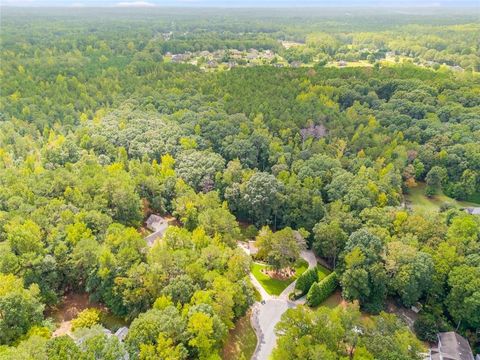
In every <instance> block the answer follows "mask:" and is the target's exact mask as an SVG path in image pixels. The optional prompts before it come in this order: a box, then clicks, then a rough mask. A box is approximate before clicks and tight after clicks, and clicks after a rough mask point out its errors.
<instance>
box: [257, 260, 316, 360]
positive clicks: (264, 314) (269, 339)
mask: <svg viewBox="0 0 480 360" xmlns="http://www.w3.org/2000/svg"><path fill="white" fill-rule="evenodd" d="M301 256H302V258H304V259H305V260H306V261H307V262H308V267H309V268H312V267H315V266H316V265H317V259H316V258H315V255H314V254H313V252H312V251H302V253H301ZM250 278H251V279H252V284H253V285H254V286H255V288H256V289H257V290H258V292H259V293H260V294H261V295H262V299H263V300H264V301H265V303H264V304H262V303H256V304H255V305H254V308H253V312H252V318H251V322H252V325H253V327H254V329H255V332H256V333H257V339H258V345H257V348H256V349H255V353H254V354H253V356H252V360H267V359H268V358H269V356H270V354H271V353H272V350H273V349H274V348H275V345H276V343H277V336H276V334H275V325H277V323H278V322H279V321H280V319H281V317H282V314H283V313H284V312H285V311H287V309H291V308H294V307H296V306H297V305H300V304H304V303H305V297H303V298H301V299H298V300H296V301H290V300H288V295H289V294H290V292H291V291H293V289H294V288H295V281H294V282H293V283H291V284H290V285H289V286H288V287H287V288H286V289H285V290H284V291H283V292H282V293H281V294H280V295H279V296H278V297H275V296H272V295H269V294H268V293H267V292H266V291H265V289H263V287H262V286H261V285H260V283H259V282H258V281H257V279H255V277H254V276H253V275H252V274H250Z"/></svg>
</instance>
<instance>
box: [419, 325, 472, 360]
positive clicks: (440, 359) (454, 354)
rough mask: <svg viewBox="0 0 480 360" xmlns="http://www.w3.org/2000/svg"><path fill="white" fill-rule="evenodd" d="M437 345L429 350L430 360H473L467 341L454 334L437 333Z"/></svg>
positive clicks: (450, 332)
mask: <svg viewBox="0 0 480 360" xmlns="http://www.w3.org/2000/svg"><path fill="white" fill-rule="evenodd" d="M437 337H438V345H437V346H436V347H433V348H431V349H430V356H429V357H428V359H430V360H474V358H473V353H472V349H471V348H470V344H469V343H468V341H467V340H466V339H465V338H464V337H462V336H460V335H458V334H457V333H456V332H453V331H449V332H443V333H438V334H437Z"/></svg>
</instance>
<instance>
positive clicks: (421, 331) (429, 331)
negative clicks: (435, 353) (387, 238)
mask: <svg viewBox="0 0 480 360" xmlns="http://www.w3.org/2000/svg"><path fill="white" fill-rule="evenodd" d="M413 330H414V331H415V334H417V336H418V338H419V339H420V340H423V341H429V342H435V341H437V333H438V331H439V328H438V324H437V321H436V320H435V317H434V316H433V315H431V314H422V315H420V316H419V317H418V319H417V320H415V323H414V324H413Z"/></svg>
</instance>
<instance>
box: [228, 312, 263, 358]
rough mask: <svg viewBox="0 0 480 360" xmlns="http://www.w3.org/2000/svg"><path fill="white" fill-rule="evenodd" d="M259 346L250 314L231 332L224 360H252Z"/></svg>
mask: <svg viewBox="0 0 480 360" xmlns="http://www.w3.org/2000/svg"><path fill="white" fill-rule="evenodd" d="M256 346H257V335H256V334H255V331H254V330H253V328H252V325H251V324H250V312H248V313H247V314H246V315H245V316H244V317H242V318H240V319H238V321H237V322H236V323H235V327H234V328H233V329H232V330H230V332H229V334H228V337H227V340H226V341H225V346H224V347H223V351H222V359H223V360H240V359H250V358H251V357H252V355H253V352H254V351H255V347H256Z"/></svg>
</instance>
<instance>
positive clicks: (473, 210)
mask: <svg viewBox="0 0 480 360" xmlns="http://www.w3.org/2000/svg"><path fill="white" fill-rule="evenodd" d="M464 210H465V212H467V213H469V214H470V215H480V207H469V208H465V209H464Z"/></svg>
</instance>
